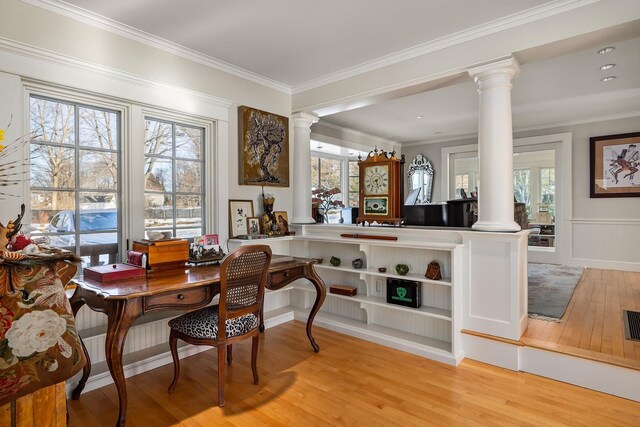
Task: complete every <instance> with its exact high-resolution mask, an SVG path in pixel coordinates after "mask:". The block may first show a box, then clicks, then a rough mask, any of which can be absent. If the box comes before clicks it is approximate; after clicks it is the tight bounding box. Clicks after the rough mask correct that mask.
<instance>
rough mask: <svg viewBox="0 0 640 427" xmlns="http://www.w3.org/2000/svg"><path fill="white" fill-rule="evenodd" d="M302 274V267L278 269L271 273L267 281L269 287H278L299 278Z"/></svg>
mask: <svg viewBox="0 0 640 427" xmlns="http://www.w3.org/2000/svg"><path fill="white" fill-rule="evenodd" d="M303 276H304V267H295V268H290V269H288V270H284V271H278V272H277V273H273V274H271V276H270V277H271V279H270V281H269V286H268V287H269V289H279V288H281V287H282V286H284V285H286V284H288V283H289V282H292V281H294V280H296V279H299V278H301V277H303Z"/></svg>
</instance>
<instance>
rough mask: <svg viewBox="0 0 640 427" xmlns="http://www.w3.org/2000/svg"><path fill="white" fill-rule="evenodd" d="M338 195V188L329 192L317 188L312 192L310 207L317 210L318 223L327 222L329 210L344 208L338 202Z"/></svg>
mask: <svg viewBox="0 0 640 427" xmlns="http://www.w3.org/2000/svg"><path fill="white" fill-rule="evenodd" d="M339 195H340V189H339V188H338V187H334V188H332V189H330V190H326V189H324V188H318V189H317V190H313V191H312V198H311V206H312V207H313V208H316V209H318V218H319V219H320V221H319V222H329V219H328V214H329V211H330V210H333V209H338V208H344V203H342V200H340V198H339V197H340V196H339Z"/></svg>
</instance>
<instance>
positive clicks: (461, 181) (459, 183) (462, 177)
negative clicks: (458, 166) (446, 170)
mask: <svg viewBox="0 0 640 427" xmlns="http://www.w3.org/2000/svg"><path fill="white" fill-rule="evenodd" d="M463 191H464V194H466V197H470V194H469V174H467V173H463V174H457V175H456V198H462V197H464V195H463Z"/></svg>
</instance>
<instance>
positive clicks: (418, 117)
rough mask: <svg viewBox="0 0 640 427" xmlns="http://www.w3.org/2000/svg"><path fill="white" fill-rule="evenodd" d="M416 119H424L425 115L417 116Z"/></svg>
mask: <svg viewBox="0 0 640 427" xmlns="http://www.w3.org/2000/svg"><path fill="white" fill-rule="evenodd" d="M416 119H424V116H416Z"/></svg>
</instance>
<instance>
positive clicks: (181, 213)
mask: <svg viewBox="0 0 640 427" xmlns="http://www.w3.org/2000/svg"><path fill="white" fill-rule="evenodd" d="M203 141H204V129H202V128H199V127H192V126H188V125H184V124H179V123H175V122H170V121H163V120H158V119H153V118H146V119H145V170H144V189H145V230H147V231H149V230H154V231H172V233H173V235H174V236H176V237H186V238H188V237H193V236H198V235H202V234H204V221H203V215H202V212H203V206H204V197H205V196H204V194H205V193H204V182H203V176H204V175H203V171H204V160H203V159H204V151H203V144H202V142H203Z"/></svg>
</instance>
